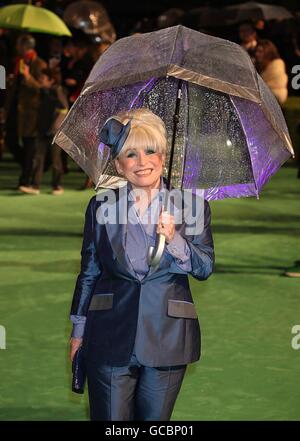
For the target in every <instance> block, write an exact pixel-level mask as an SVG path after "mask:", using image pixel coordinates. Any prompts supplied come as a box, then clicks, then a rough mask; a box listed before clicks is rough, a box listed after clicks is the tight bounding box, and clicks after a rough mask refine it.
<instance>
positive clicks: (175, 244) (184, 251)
mask: <svg viewBox="0 0 300 441" xmlns="http://www.w3.org/2000/svg"><path fill="white" fill-rule="evenodd" d="M166 249H167V251H168V252H169V254H171V255H172V256H173V257H175V259H178V260H180V261H181V262H182V263H185V262H188V261H189V260H190V257H191V251H190V249H189V246H188V244H187V243H186V240H185V239H184V238H183V237H182V236H181V235H180V234H179V233H178V232H177V231H175V234H174V237H173V239H172V240H171V242H170V243H168V244H167V245H166Z"/></svg>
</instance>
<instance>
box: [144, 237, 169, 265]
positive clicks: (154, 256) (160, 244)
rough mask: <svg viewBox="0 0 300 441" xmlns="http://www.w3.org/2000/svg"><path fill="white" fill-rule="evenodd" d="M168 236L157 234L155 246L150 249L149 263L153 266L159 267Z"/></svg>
mask: <svg viewBox="0 0 300 441" xmlns="http://www.w3.org/2000/svg"><path fill="white" fill-rule="evenodd" d="M165 241H166V236H164V235H163V234H157V236H156V240H155V246H154V247H149V249H148V263H149V265H150V266H152V267H157V266H158V264H159V262H160V259H161V256H162V254H163V252H164V248H165Z"/></svg>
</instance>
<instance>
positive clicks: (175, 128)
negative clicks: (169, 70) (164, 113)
mask: <svg viewBox="0 0 300 441" xmlns="http://www.w3.org/2000/svg"><path fill="white" fill-rule="evenodd" d="M181 88H182V80H179V81H178V91H177V98H176V105H175V114H174V118H173V121H174V126H173V136H172V144H171V152H170V160H169V170H168V178H167V189H168V190H170V188H171V177H172V166H173V158H174V149H175V141H176V132H177V125H178V122H179V110H180V102H181V94H182V92H181Z"/></svg>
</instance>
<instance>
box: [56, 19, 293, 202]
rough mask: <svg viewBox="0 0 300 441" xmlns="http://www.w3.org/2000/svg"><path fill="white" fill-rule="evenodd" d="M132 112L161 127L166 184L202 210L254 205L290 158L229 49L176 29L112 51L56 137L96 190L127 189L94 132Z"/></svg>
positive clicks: (252, 80) (248, 70)
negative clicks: (209, 204)
mask: <svg viewBox="0 0 300 441" xmlns="http://www.w3.org/2000/svg"><path fill="white" fill-rule="evenodd" d="M179 96H180V99H179V98H178V97H179ZM138 107H148V108H150V110H152V111H153V112H154V113H156V114H157V115H159V116H160V117H161V118H162V119H163V121H164V122H165V124H166V127H167V131H168V137H169V151H168V158H169V161H168V160H167V161H166V168H165V170H164V174H165V176H166V177H168V178H169V184H170V181H172V185H173V186H175V187H177V188H181V189H183V188H201V189H203V190H204V195H205V198H206V199H207V200H212V199H222V198H226V197H242V196H256V197H258V195H259V192H260V191H261V189H262V187H263V186H264V184H265V183H266V182H267V181H268V180H269V178H270V177H271V176H272V175H273V174H274V173H275V172H276V171H277V170H278V169H279V168H280V166H281V165H282V164H283V163H284V162H285V161H286V160H287V159H288V158H289V157H290V156H291V155H292V154H293V149H292V144H291V140H290V137H289V133H288V129H287V126H286V123H285V120H284V117H283V114H282V111H281V108H280V106H279V104H278V103H277V101H276V99H275V97H274V96H273V94H272V92H271V91H270V89H269V88H268V87H267V86H266V84H265V83H264V82H263V80H262V79H261V78H260V76H259V75H258V74H257V72H256V70H255V68H254V66H253V64H252V62H251V60H250V58H249V56H248V54H247V53H246V52H245V51H244V50H243V49H242V48H241V47H240V46H239V45H237V44H235V43H232V42H230V41H227V40H223V39H220V38H216V37H212V36H209V35H206V34H202V33H200V32H197V31H193V30H191V29H188V28H185V27H183V26H175V27H171V28H167V29H162V30H160V31H156V32H151V33H148V34H140V35H133V36H131V37H127V38H123V39H121V40H118V41H117V42H115V43H114V44H113V45H112V46H111V47H110V48H109V49H108V50H107V51H106V52H105V53H104V54H103V55H102V56H101V57H100V59H99V60H98V62H97V63H96V64H95V66H94V68H93V69H92V71H91V73H90V75H89V77H88V79H87V81H86V83H85V86H84V88H83V91H82V93H81V95H80V96H79V97H78V99H77V101H76V102H75V104H74V105H73V107H72V108H71V110H70V112H69V114H68V115H67V117H66V118H65V120H64V122H63V124H62V126H61V127H60V130H59V131H58V133H57V134H56V136H55V140H54V141H55V142H56V143H57V144H58V145H59V146H60V147H61V148H63V149H64V150H65V151H66V152H67V153H68V154H69V155H70V156H71V157H72V158H73V159H74V160H75V161H76V162H77V163H78V164H79V165H80V166H81V167H82V168H83V170H84V171H85V172H86V173H87V174H88V175H89V176H90V177H91V178H92V180H93V182H94V183H95V186H96V188H99V187H114V186H119V185H122V184H124V183H125V182H124V181H123V179H122V177H120V176H118V174H117V171H116V169H115V167H114V165H113V163H112V162H111V161H110V149H109V148H108V147H107V146H105V145H103V144H101V143H100V142H99V137H98V131H99V128H100V127H101V126H102V125H103V124H104V122H105V121H106V119H107V118H109V117H110V116H112V115H114V114H116V113H118V112H119V111H121V110H128V109H131V108H138Z"/></svg>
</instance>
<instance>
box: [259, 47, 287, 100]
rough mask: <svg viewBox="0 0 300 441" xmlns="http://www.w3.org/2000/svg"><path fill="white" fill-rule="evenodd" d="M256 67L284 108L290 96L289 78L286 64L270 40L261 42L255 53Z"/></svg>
mask: <svg viewBox="0 0 300 441" xmlns="http://www.w3.org/2000/svg"><path fill="white" fill-rule="evenodd" d="M255 66H256V69H257V71H258V73H259V74H260V76H261V77H262V79H263V80H264V81H265V83H266V84H267V85H268V86H269V88H270V89H271V90H272V92H273V94H274V95H275V97H276V98H277V100H278V102H279V104H280V105H281V106H282V105H283V104H284V103H285V101H286V100H287V96H288V89H287V85H288V76H287V74H286V69H285V63H284V61H283V59H282V58H280V55H279V53H278V50H277V48H276V46H275V45H274V44H273V43H272V41H270V40H259V42H258V44H257V46H256V51H255Z"/></svg>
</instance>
